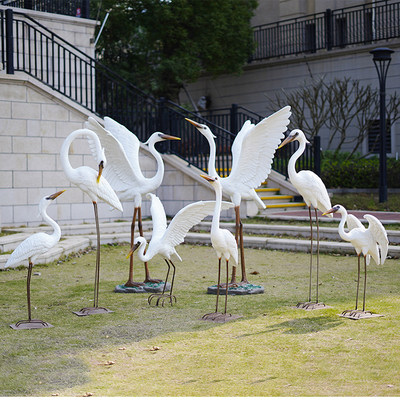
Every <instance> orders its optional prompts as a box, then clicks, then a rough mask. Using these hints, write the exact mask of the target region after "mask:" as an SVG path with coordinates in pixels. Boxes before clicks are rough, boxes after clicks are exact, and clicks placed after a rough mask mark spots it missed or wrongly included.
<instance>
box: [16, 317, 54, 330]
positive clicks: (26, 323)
mask: <svg viewBox="0 0 400 400" xmlns="http://www.w3.org/2000/svg"><path fill="white" fill-rule="evenodd" d="M10 328H12V329H42V328H54V326H53V325H51V324H49V323H48V322H44V321H42V320H40V319H31V320H23V321H18V322H16V323H15V324H11V325H10Z"/></svg>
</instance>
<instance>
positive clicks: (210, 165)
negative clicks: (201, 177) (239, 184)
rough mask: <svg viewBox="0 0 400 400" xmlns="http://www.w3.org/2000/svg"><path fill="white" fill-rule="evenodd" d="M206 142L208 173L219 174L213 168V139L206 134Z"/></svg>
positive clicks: (214, 149) (211, 174)
mask: <svg viewBox="0 0 400 400" xmlns="http://www.w3.org/2000/svg"><path fill="white" fill-rule="evenodd" d="M206 139H207V141H208V144H209V145H210V158H209V159H208V175H210V176H219V175H218V174H217V170H216V169H215V156H216V152H217V150H216V146H215V140H214V139H213V138H212V137H209V136H206Z"/></svg>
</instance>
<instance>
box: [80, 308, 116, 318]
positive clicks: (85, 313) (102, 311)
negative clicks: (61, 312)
mask: <svg viewBox="0 0 400 400" xmlns="http://www.w3.org/2000/svg"><path fill="white" fill-rule="evenodd" d="M72 312H73V313H74V314H75V315H77V316H78V317H86V316H88V315H94V314H107V313H112V312H114V311H111V310H109V309H108V308H105V307H85V308H82V309H81V310H79V311H72Z"/></svg>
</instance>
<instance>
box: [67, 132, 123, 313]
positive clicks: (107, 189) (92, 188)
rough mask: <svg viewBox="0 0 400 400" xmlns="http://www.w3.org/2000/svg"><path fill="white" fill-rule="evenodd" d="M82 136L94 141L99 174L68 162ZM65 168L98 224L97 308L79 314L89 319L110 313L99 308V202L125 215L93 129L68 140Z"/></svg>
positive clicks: (95, 295)
mask: <svg viewBox="0 0 400 400" xmlns="http://www.w3.org/2000/svg"><path fill="white" fill-rule="evenodd" d="M78 136H87V137H88V139H90V142H89V144H90V145H91V146H94V149H95V159H96V162H97V164H98V165H99V171H98V172H96V171H95V170H94V169H93V168H90V167H87V166H81V167H78V168H73V167H72V166H71V163H70V161H69V158H68V153H69V148H70V146H71V144H72V142H73V141H74V140H75V139H76V138H77V137H78ZM60 159H61V165H62V167H63V169H64V172H65V175H66V177H67V179H68V180H69V181H70V182H71V183H72V184H74V185H75V186H77V187H78V188H79V189H81V190H82V191H83V192H84V193H86V194H87V195H88V196H89V197H90V199H91V200H92V203H93V208H94V216H95V221H96V234H97V253H96V269H95V279H94V304H93V307H85V308H82V309H81V310H80V311H77V312H75V314H76V315H78V316H85V315H90V314H99V313H107V312H110V310H108V309H107V308H105V307H99V306H98V302H99V281H100V228H99V216H98V210H97V201H98V199H101V200H103V201H105V202H106V203H107V204H109V205H110V206H111V207H113V208H115V209H116V210H119V211H121V212H122V205H121V202H120V201H119V199H118V197H117V195H116V194H115V192H114V190H113V189H112V187H111V186H110V184H109V183H108V182H107V180H106V179H105V178H104V176H102V171H103V169H104V168H105V167H106V165H107V162H106V157H105V154H104V149H103V148H102V147H101V143H100V140H99V138H98V137H97V135H96V134H95V133H94V132H93V131H91V130H89V129H77V130H76V131H74V132H72V133H70V134H69V135H68V136H67V137H66V139H65V140H64V142H63V144H62V146H61V150H60Z"/></svg>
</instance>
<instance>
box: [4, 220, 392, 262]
mask: <svg viewBox="0 0 400 400" xmlns="http://www.w3.org/2000/svg"><path fill="white" fill-rule="evenodd" d="M145 222H146V224H143V225H144V229H145V232H144V236H145V237H146V239H147V240H150V237H151V231H149V229H151V221H145ZM115 224H116V225H115ZM115 224H111V223H110V224H108V223H104V224H101V244H111V243H113V244H114V243H129V242H130V223H128V222H126V223H123V222H118V223H115ZM90 225H91V224H82V225H80V226H74V227H72V226H70V227H69V229H65V230H64V231H68V232H70V233H71V232H72V233H73V234H72V235H63V236H62V239H61V240H60V242H59V243H58V244H57V245H56V246H55V247H54V248H53V249H51V250H50V251H49V252H47V253H45V254H43V255H42V256H41V257H40V258H39V259H38V261H37V262H36V263H37V264H46V263H49V262H52V261H54V260H58V259H59V258H60V257H63V256H66V255H68V254H71V253H74V252H77V251H79V250H83V249H85V248H88V247H90V246H96V234H95V226H94V224H93V225H92V226H90ZM128 227H129V229H128ZM221 227H222V228H225V229H229V230H230V231H231V232H234V229H235V225H234V223H221ZM210 228H211V222H209V221H203V222H201V223H200V224H198V225H196V227H194V228H193V229H192V231H191V232H189V233H188V234H187V236H186V238H185V243H196V244H203V245H204V244H205V245H209V244H210V233H209V231H210ZM25 229H27V230H31V229H35V231H38V230H45V229H44V227H40V228H25ZM243 229H244V233H245V236H244V244H245V246H246V247H251V248H260V249H270V250H288V251H302V252H308V251H310V240H309V239H308V237H309V236H310V231H309V229H310V228H309V227H308V226H294V225H267V224H244V225H243ZM124 230H125V231H124ZM107 231H108V232H107ZM199 231H206V232H205V233H201V232H199ZM313 231H314V238H316V228H315V227H314V229H313ZM79 232H85V233H83V234H79ZM30 234H32V232H29V233H26V232H23V233H20V234H15V235H10V236H4V237H1V238H0V240H1V241H2V243H4V239H5V238H7V240H8V243H9V242H10V241H9V239H10V237H11V236H16V235H18V236H17V237H18V240H19V241H18V243H17V242H16V245H18V244H19V243H20V242H21V241H22V240H23V238H24V236H23V235H26V236H28V235H30ZM387 234H388V238H389V242H390V245H389V252H388V255H389V256H390V257H394V258H398V257H400V245H399V244H400V231H394V230H388V231H387ZM247 235H254V236H247ZM282 235H288V236H292V237H295V238H278V237H276V236H282ZM26 236H25V237H26ZM7 240H6V241H7ZM3 245H4V244H3ZM314 248H315V246H314ZM320 251H321V252H334V253H343V254H355V250H354V248H353V246H352V245H351V244H350V243H348V242H344V241H341V239H340V237H339V235H338V231H337V227H320ZM8 257H9V254H1V255H0V269H3V268H4V265H5V263H6V261H7V259H8ZM22 265H25V266H27V265H28V261H26V262H25V263H23V264H22Z"/></svg>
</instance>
